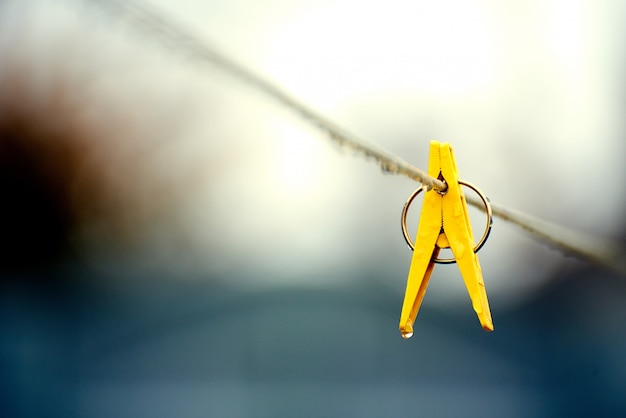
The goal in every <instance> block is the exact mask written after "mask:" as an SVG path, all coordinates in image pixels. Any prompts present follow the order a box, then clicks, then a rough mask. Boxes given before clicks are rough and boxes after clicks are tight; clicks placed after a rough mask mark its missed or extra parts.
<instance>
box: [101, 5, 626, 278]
mask: <svg viewBox="0 0 626 418" xmlns="http://www.w3.org/2000/svg"><path fill="white" fill-rule="evenodd" d="M98 4H99V5H101V6H104V7H105V8H108V9H109V10H110V11H112V12H113V13H114V14H115V15H114V16H115V17H119V18H121V19H122V21H124V22H126V23H127V24H128V25H129V26H130V27H131V28H133V29H135V30H137V29H139V30H141V31H142V32H143V33H144V34H146V35H148V36H149V37H150V38H151V39H154V40H156V41H158V42H160V43H162V44H163V45H164V46H167V47H168V48H169V49H170V50H171V51H174V52H176V53H178V54H180V55H185V56H188V57H191V58H193V59H195V60H200V61H205V62H207V63H210V64H212V65H214V66H216V67H219V68H221V69H222V70H223V71H224V72H226V73H227V74H230V75H231V76H233V77H236V78H238V79H239V80H241V81H244V82H245V83H247V84H248V85H250V86H251V87H253V88H255V89H257V90H260V91H262V92H264V93H265V94H267V95H268V96H270V97H271V98H273V99H274V100H276V101H277V102H279V103H281V104H283V105H284V106H285V107H287V108H288V109H290V110H291V111H293V112H294V113H295V114H297V115H298V116H300V117H301V118H302V119H304V120H305V121H306V122H308V123H309V124H311V125H313V126H315V127H317V128H318V129H319V130H320V131H321V132H322V133H324V134H326V135H327V136H328V137H329V138H330V139H331V140H332V141H333V142H335V143H337V144H339V145H340V146H341V147H342V148H348V149H351V150H353V151H354V154H355V155H360V156H362V157H364V158H366V159H369V160H372V161H374V162H375V163H377V164H378V165H379V166H380V168H381V169H382V170H383V171H384V172H386V173H389V174H397V175H402V176H406V177H408V178H410V179H413V180H415V181H418V182H420V183H422V184H423V185H425V186H426V187H428V189H435V190H440V191H443V190H445V189H446V185H445V183H444V182H442V181H440V180H438V179H436V178H433V177H430V176H428V174H427V173H426V172H424V171H423V170H420V169H419V168H417V167H414V166H413V165H411V164H409V163H408V162H406V161H404V160H403V159H401V158H399V157H398V156H396V155H394V154H392V153H391V152H389V151H386V150H384V149H383V148H381V147H380V146H378V145H376V144H373V143H371V142H368V141H365V140H363V139H361V138H359V137H357V136H355V135H354V134H352V133H350V132H349V131H347V130H345V129H343V128H342V127H340V126H339V125H337V124H336V123H334V122H333V121H331V120H330V119H328V118H326V117H325V116H324V115H322V114H320V113H318V112H316V111H314V110H313V109H311V108H309V107H308V106H306V105H305V104H304V103H302V102H300V101H299V100H297V99H295V98H294V97H292V96H291V95H289V94H288V93H287V92H285V91H284V90H282V89H280V88H279V87H278V86H276V85H275V84H273V83H272V82H270V81H268V80H266V79H264V78H262V77H260V76H259V75H257V74H256V73H255V72H254V71H252V70H250V69H248V68H246V67H244V66H243V65H241V64H238V63H237V62H235V61H234V60H232V59H230V58H229V57H227V56H226V55H224V54H222V53H220V52H218V51H217V50H216V49H214V48H211V47H209V46H207V45H206V44H205V43H204V42H203V41H201V39H200V38H199V37H195V36H193V35H192V34H190V33H189V32H187V31H185V30H184V29H182V28H181V27H178V26H176V25H175V24H174V23H173V22H172V21H171V20H170V19H166V18H164V17H162V16H161V15H160V14H159V13H158V12H156V11H155V10H153V9H150V8H149V7H148V6H147V5H145V4H143V3H139V2H137V1H130V0H129V1H125V0H100V1H98ZM467 203H469V204H470V205H472V206H475V207H477V208H479V209H481V210H484V206H483V205H482V202H481V201H480V200H479V199H476V198H474V197H473V196H467ZM491 206H492V210H493V215H494V216H496V217H498V218H500V219H502V220H504V221H507V222H510V223H512V224H514V225H517V226H518V227H520V228H521V229H523V230H525V231H527V232H528V233H530V234H531V235H532V236H533V237H534V238H536V239H539V240H541V241H543V242H545V243H547V244H548V245H549V246H551V247H553V248H556V249H558V250H560V251H561V252H563V253H565V254H568V255H573V256H576V257H578V258H580V259H583V260H586V261H588V262H591V263H594V264H597V265H600V266H603V267H606V268H608V269H610V270H613V271H615V272H618V273H620V274H622V275H624V276H626V249H624V248H623V246H622V245H620V244H618V243H616V242H614V241H612V240H609V239H604V238H601V237H596V236H591V235H589V234H586V233H583V232H579V231H575V230H572V229H569V228H566V227H563V226H560V225H556V224H553V223H550V222H547V221H544V220H541V219H538V218H535V217H533V216H531V215H528V214H525V213H522V212H519V211H516V210H513V209H509V208H506V207H504V206H501V205H498V204H496V203H493V202H492V204H491Z"/></svg>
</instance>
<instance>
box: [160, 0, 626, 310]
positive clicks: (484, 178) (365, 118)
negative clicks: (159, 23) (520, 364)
mask: <svg viewBox="0 0 626 418" xmlns="http://www.w3.org/2000/svg"><path fill="white" fill-rule="evenodd" d="M159 3H161V4H160V6H162V7H163V8H164V9H166V10H168V11H169V13H171V16H172V17H174V18H175V19H177V20H178V21H180V22H184V23H185V24H186V25H188V27H191V28H193V29H194V30H195V31H196V32H197V33H200V34H201V35H202V36H204V37H205V38H206V39H207V40H208V41H209V42H211V43H212V44H213V45H214V46H216V47H217V48H218V49H219V50H222V51H224V52H226V53H227V54H229V55H230V56H233V57H235V58H236V59H237V60H239V61H240V62H242V63H244V64H246V65H249V66H251V67H253V68H254V69H256V70H257V71H259V72H261V73H262V74H264V75H265V76H267V77H269V78H270V79H272V80H274V81H275V82H276V83H277V84H279V85H280V86H282V87H283V88H285V89H286V90H287V91H289V92H291V93H292V94H293V95H295V96H296V97H298V98H300V99H302V100H303V101H304V102H306V103H308V104H310V105H311V106H313V107H314V108H316V109H319V110H321V111H322V112H324V113H325V114H326V115H328V116H329V117H330V118H331V119H334V120H336V121H337V122H339V123H340V124H342V125H343V126H346V127H348V129H350V130H352V131H354V132H356V133H357V134H359V135H361V136H364V137H365V138H368V139H370V140H372V141H375V142H377V143H379V144H381V145H383V146H384V147H386V148H388V149H390V150H392V151H393V152H395V153H397V154H400V155H401V156H402V157H403V158H404V159H406V160H408V161H410V162H412V163H414V164H415V165H417V166H420V167H422V168H425V167H426V164H427V154H426V152H427V149H428V141H429V140H430V139H438V140H445V141H449V142H451V143H452V144H453V146H454V147H455V150H456V154H457V162H458V165H459V169H460V173H461V175H462V177H463V178H465V179H467V180H469V181H472V182H474V183H476V184H478V185H479V186H480V187H481V188H482V189H483V190H484V191H485V192H486V193H487V194H488V195H489V196H490V197H491V198H492V200H494V201H497V202H498V203H502V204H505V205H507V206H510V207H513V208H517V209H521V210H525V211H527V212H530V213H532V214H535V215H538V216H541V217H543V218H546V219H548V220H552V221H556V222H559V223H562V224H564V225H567V226H571V227H574V228H579V229H583V230H588V231H593V232H597V233H602V234H610V233H612V232H614V231H616V230H619V228H620V227H621V228H623V226H624V222H623V215H622V213H623V202H624V200H623V187H622V186H619V192H616V191H615V190H614V191H613V192H608V193H606V192H603V191H597V190H594V189H595V187H596V185H597V183H598V181H605V180H609V181H610V179H623V178H624V169H623V168H622V166H623V163H622V162H623V155H624V145H623V134H624V126H623V120H622V117H623V114H624V90H625V86H624V84H623V80H622V75H623V72H624V53H623V50H624V43H623V42H621V43H620V42H618V41H619V40H620V39H624V38H625V36H624V35H625V34H624V29H623V28H624V27H625V26H624V24H625V23H626V22H624V16H626V10H624V9H625V6H624V5H623V3H621V2H619V1H613V2H591V1H581V0H574V1H563V0H556V1H513V2H500V1H495V0H485V1H478V0H476V1H454V0H448V1H438V2H432V1H428V2H427V1H407V0H392V1H385V2H381V1H362V0H359V1H356V0H332V1H330V0H329V1H302V2H297V3H294V2H288V1H280V0H275V1H255V2H252V1H228V2H226V1H223V2H219V1H216V2H210V3H206V2H201V1H191V0H188V1H186V2H178V3H177V5H176V6H173V5H172V4H171V3H170V2H165V1H160V2H159ZM268 113H271V116H267V119H266V120H265V123H266V125H265V126H266V127H268V131H267V132H265V134H267V135H268V137H267V138H261V137H258V138H257V139H258V141H265V142H263V144H264V145H263V146H262V147H261V149H260V150H259V151H260V152H261V153H262V154H263V153H267V155H263V157H262V158H260V160H259V161H257V162H256V163H258V164H259V167H260V169H259V171H258V173H259V176H261V177H258V178H246V180H243V179H240V181H237V180H232V181H235V182H236V183H237V186H236V187H240V189H239V190H245V193H246V194H248V196H250V201H251V206H250V207H247V208H245V210H248V211H250V210H255V213H256V214H257V215H258V216H259V217H261V218H262V219H263V220H262V221H260V222H259V223H255V222H250V224H246V225H245V227H246V228H249V231H250V236H251V237H253V236H257V237H264V238H265V239H267V241H265V240H264V244H263V249H264V250H265V251H266V252H263V253H259V252H258V251H257V250H258V247H257V244H256V243H252V242H250V243H245V242H243V243H242V242H239V243H238V244H237V248H239V249H240V250H241V251H242V252H243V253H246V254H250V253H255V252H256V253H257V255H259V254H263V256H262V257H261V260H257V261H256V262H255V261H252V262H251V264H250V265H248V267H250V268H256V267H253V266H257V267H258V265H263V269H268V271H269V272H272V271H273V269H275V270H276V271H275V273H274V274H269V276H270V277H273V279H272V280H275V281H278V282H281V281H285V282H290V283H291V282H294V281H297V280H298V279H297V278H298V274H297V273H298V271H301V270H302V269H309V268H319V269H320V271H321V272H333V271H338V272H348V271H350V269H351V267H352V266H354V265H358V264H359V263H372V264H376V263H379V264H381V263H382V264H383V265H384V264H385V263H387V264H389V265H390V266H395V267H390V270H389V274H388V275H387V276H386V277H381V280H383V281H393V282H397V285H398V286H400V287H401V286H403V285H404V275H405V274H406V270H407V269H408V263H409V259H410V254H409V253H407V252H406V248H405V246H404V244H403V241H402V238H401V235H400V231H399V228H398V217H399V213H400V209H401V206H402V203H403V201H404V199H405V198H406V196H408V194H409V193H410V192H411V190H412V188H413V187H414V185H412V184H411V183H410V182H409V181H406V180H404V179H399V178H395V177H388V176H382V175H380V172H379V171H378V169H377V168H376V167H375V166H374V165H371V164H368V163H365V162H362V161H360V160H358V159H353V158H351V157H350V154H349V153H341V152H337V150H336V149H335V148H333V147H332V146H329V145H328V144H327V143H324V142H323V141H320V140H319V138H320V137H321V136H320V135H318V134H317V133H316V132H315V131H311V130H310V129H308V128H307V127H306V126H305V125H303V124H301V123H300V122H299V121H297V120H295V119H293V118H291V117H290V116H289V114H288V112H283V113H281V112H280V111H278V114H277V113H276V112H273V111H271V110H268ZM257 157H261V155H257ZM240 175H242V176H244V177H246V176H247V174H246V172H241V173H240ZM262 176H269V177H270V179H271V181H267V179H265V178H263V177H262ZM246 185H247V186H246ZM268 185H271V186H269V187H268ZM231 186H232V187H235V185H234V184H233V185H231ZM241 187H243V189H241ZM260 187H262V188H263V190H262V192H259V188H260ZM276 202H278V203H276ZM224 210H226V209H224ZM242 210H243V209H242ZM231 213H232V212H231ZM415 216H417V214H415ZM474 216H475V217H478V218H479V220H478V221H476V222H477V224H478V225H480V226H482V222H483V219H482V217H481V215H480V214H475V215H474ZM475 228H476V229H478V228H479V227H475ZM494 228H495V229H494V232H493V235H492V238H491V240H490V241H489V242H488V244H487V245H486V247H485V249H484V250H483V252H482V253H481V262H482V265H483V270H484V272H485V281H486V283H487V289H488V291H489V293H490V295H491V294H494V296H495V297H510V298H515V297H516V296H518V295H523V294H525V292H532V290H533V289H534V288H535V286H536V285H537V284H539V283H540V282H541V281H542V280H543V278H544V277H545V275H547V274H548V273H549V272H550V271H552V270H553V269H554V268H556V266H557V265H560V264H562V263H564V262H565V263H568V262H572V261H571V260H566V259H565V258H564V257H562V256H561V255H560V254H559V253H558V252H555V251H553V250H551V249H549V248H547V247H545V246H543V245H539V244H537V243H535V242H534V241H532V240H530V239H529V238H528V237H527V236H526V235H524V234H523V233H521V232H519V231H518V230H517V229H515V228H513V227H510V226H508V225H506V224H504V223H503V222H499V221H496V224H495V226H494ZM286 249H289V250H290V251H289V254H290V256H289V257H284V258H283V257H278V260H277V264H276V265H275V267H272V265H273V264H272V260H273V259H274V258H275V257H276V253H277V252H278V253H280V252H281V251H285V250H286ZM257 262H258V264H255V263H257ZM310 264H314V266H310ZM574 265H575V264H574ZM440 269H448V272H444V273H440V274H441V275H442V276H444V277H447V276H450V277H452V278H454V279H453V280H445V281H443V282H444V283H446V284H445V285H439V286H440V287H439V288H440V289H441V292H439V291H438V290H436V289H437V288H438V287H437V285H435V286H433V287H435V288H436V289H435V290H433V291H432V293H434V294H435V296H433V297H435V298H441V299H446V298H447V295H450V294H452V295H456V296H458V297H466V296H465V289H464V286H463V284H462V282H461V280H460V278H459V277H458V271H457V269H455V268H454V267H449V266H448V267H442V268H440ZM264 276H265V275H264ZM324 276H325V275H324V274H320V282H321V283H323V284H324V285H326V284H327V283H325V281H324V278H323V277H324ZM327 276H328V277H330V278H332V280H336V278H335V277H334V276H332V275H330V274H329V275H327ZM399 276H400V277H399ZM395 285H396V284H393V286H395Z"/></svg>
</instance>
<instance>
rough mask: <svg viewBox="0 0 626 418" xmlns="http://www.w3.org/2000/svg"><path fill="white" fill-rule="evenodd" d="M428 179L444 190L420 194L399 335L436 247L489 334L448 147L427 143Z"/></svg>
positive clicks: (406, 328) (408, 329)
mask: <svg viewBox="0 0 626 418" xmlns="http://www.w3.org/2000/svg"><path fill="white" fill-rule="evenodd" d="M428 175H429V176H431V177H435V178H441V177H443V179H444V180H445V181H446V183H447V185H448V189H447V191H446V193H445V194H444V195H441V194H440V193H439V192H437V191H436V190H430V191H427V192H426V193H425V196H424V203H423V205H422V212H421V215H420V222H419V225H418V228H417V238H416V240H415V249H414V251H413V258H412V260H411V266H410V268H409V276H408V279H407V285H406V293H405V295H404V303H403V305H402V313H401V314H400V333H401V334H402V336H403V337H404V338H410V337H411V336H412V335H413V322H415V318H416V317H417V313H418V311H419V308H420V306H421V304H422V300H423V299H424V294H425V293H426V288H427V287H428V282H429V280H430V276H431V274H432V271H433V268H434V266H435V263H434V262H433V261H432V260H433V259H435V258H436V257H437V256H438V254H439V249H440V248H448V247H450V249H451V250H452V254H453V255H454V258H455V259H456V262H457V264H458V265H459V269H460V270H461V275H462V276H463V280H464V281H465V286H466V287H467V291H468V293H469V296H470V299H471V301H472V307H473V308H474V311H476V315H477V316H478V320H479V321H480V324H481V325H482V327H483V329H484V330H485V331H493V322H492V320H491V310H490V309H489V302H488V300H487V292H486V290H485V284H484V282H483V275H482V271H481V268H480V264H479V262H478V256H477V255H476V253H475V252H474V237H473V235H472V227H471V225H470V222H469V217H468V211H467V203H466V201H465V195H464V194H463V190H462V189H461V186H460V185H459V173H458V170H457V167H456V161H455V159H454V151H453V150H452V146H451V145H450V144H448V143H440V142H438V141H431V142H430V157H429V160H428Z"/></svg>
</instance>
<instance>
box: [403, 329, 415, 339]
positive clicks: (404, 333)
mask: <svg viewBox="0 0 626 418" xmlns="http://www.w3.org/2000/svg"><path fill="white" fill-rule="evenodd" d="M400 334H401V335H402V338H404V339H405V340H408V339H409V338H411V337H412V336H413V332H412V331H408V332H405V331H400Z"/></svg>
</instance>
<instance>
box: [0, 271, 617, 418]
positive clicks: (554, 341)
mask: <svg viewBox="0 0 626 418" xmlns="http://www.w3.org/2000/svg"><path fill="white" fill-rule="evenodd" d="M44 276H45V277H37V279H36V280H35V279H34V278H32V277H31V278H30V279H28V278H26V277H13V280H10V281H6V282H5V284H4V285H3V289H2V292H1V296H0V324H1V326H0V371H1V372H0V376H1V378H0V379H1V380H0V382H1V385H2V391H1V393H2V399H1V403H2V411H3V413H2V416H6V417H159V416H176V417H200V416H203V417H206V416H224V417H226V416H228V417H292V416H328V417H331V416H332V417H344V416H359V417H379V416H406V415H409V416H414V415H417V416H482V417H487V416H489V417H501V416H507V417H528V416H533V417H572V416H624V413H625V412H626V397H625V395H626V386H625V385H624V383H626V358H625V357H624V352H626V335H625V334H624V323H625V322H626V303H624V302H625V301H626V283H625V282H624V281H623V278H619V277H614V276H611V275H608V274H606V273H604V272H602V271H596V270H593V269H591V268H589V269H583V270H581V271H577V272H572V273H567V274H566V273H563V274H562V277H559V278H558V279H557V280H555V281H553V282H552V283H553V284H552V285H551V286H549V287H547V288H545V289H544V291H543V292H542V293H541V294H538V295H537V297H536V298H534V299H533V300H530V301H529V302H528V303H527V304H525V305H523V306H520V307H519V308H516V309H514V310H507V307H506V306H501V305H500V304H499V303H498V300H492V308H493V315H494V320H495V326H496V330H495V332H493V333H485V332H483V331H482V330H481V328H480V326H479V324H478V322H477V320H476V318H475V315H474V313H473V311H472V310H471V307H470V303H469V300H468V302H467V303H466V304H464V305H463V306H459V307H458V309H457V310H455V311H439V310H436V309H433V308H432V307H430V306H429V304H428V303H426V304H425V306H424V307H423V309H422V311H421V312H420V315H419V317H418V319H417V321H416V333H415V336H414V337H413V338H412V339H411V340H408V341H405V340H403V339H402V338H401V337H400V335H399V333H398V330H397V321H398V316H399V309H400V305H401V297H402V295H399V294H395V293H391V292H389V291H388V290H386V289H381V288H376V287H374V286H373V285H365V286H363V287H359V288H356V287H350V288H344V289H333V290H324V289H315V290H314V289H303V288H298V289H295V288H293V289H284V288H283V289H279V290H268V291H257V292H253V291H250V292H245V291H241V290H239V291H236V290H233V289H229V288H221V287H217V286H209V285H206V284H200V283H199V282H193V283H190V282H186V283H185V282H183V283H181V282H179V281H175V280H169V279H171V278H168V277H134V278H133V280H130V281H128V282H120V281H119V280H117V279H116V278H113V277H102V275H101V274H100V275H98V274H96V273H95V272H93V271H89V270H88V269H76V268H74V269H67V268H65V269H62V270H59V271H50V272H48V273H46V274H45V275H44ZM98 276H99V277H98ZM5 278H6V277H5Z"/></svg>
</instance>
